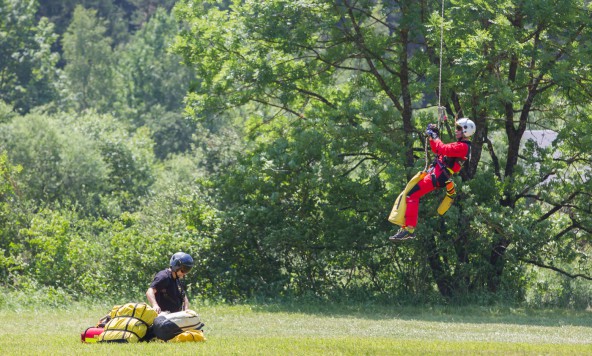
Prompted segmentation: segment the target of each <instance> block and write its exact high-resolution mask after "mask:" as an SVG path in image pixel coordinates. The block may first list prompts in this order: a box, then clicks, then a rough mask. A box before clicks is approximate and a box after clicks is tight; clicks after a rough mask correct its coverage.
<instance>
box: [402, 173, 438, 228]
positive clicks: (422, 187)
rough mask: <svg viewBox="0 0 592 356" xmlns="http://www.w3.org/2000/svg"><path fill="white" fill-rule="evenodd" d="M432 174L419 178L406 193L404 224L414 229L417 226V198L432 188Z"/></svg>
mask: <svg viewBox="0 0 592 356" xmlns="http://www.w3.org/2000/svg"><path fill="white" fill-rule="evenodd" d="M434 189H435V187H434V183H433V182H432V175H431V174H428V175H426V176H425V177H424V178H423V179H422V180H420V181H419V182H418V183H417V185H416V186H415V187H413V189H411V190H410V191H409V194H408V195H407V210H405V226H406V227H407V228H410V229H415V227H416V226H417V215H418V214H419V199H420V198H421V197H423V196H424V195H426V194H427V193H429V192H431V191H432V190H434Z"/></svg>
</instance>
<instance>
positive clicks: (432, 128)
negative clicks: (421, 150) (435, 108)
mask: <svg viewBox="0 0 592 356" xmlns="http://www.w3.org/2000/svg"><path fill="white" fill-rule="evenodd" d="M425 134H426V136H428V137H430V138H432V140H435V139H437V138H438V135H439V134H440V130H438V127H437V126H436V125H434V124H428V127H427V129H426V132H425Z"/></svg>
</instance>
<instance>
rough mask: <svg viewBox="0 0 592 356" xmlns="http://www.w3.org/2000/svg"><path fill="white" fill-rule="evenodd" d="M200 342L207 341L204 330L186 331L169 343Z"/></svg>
mask: <svg viewBox="0 0 592 356" xmlns="http://www.w3.org/2000/svg"><path fill="white" fill-rule="evenodd" d="M199 341H206V338H205V336H204V333H203V330H186V331H183V332H182V333H180V334H179V335H177V336H175V337H174V338H172V339H170V340H169V342H199Z"/></svg>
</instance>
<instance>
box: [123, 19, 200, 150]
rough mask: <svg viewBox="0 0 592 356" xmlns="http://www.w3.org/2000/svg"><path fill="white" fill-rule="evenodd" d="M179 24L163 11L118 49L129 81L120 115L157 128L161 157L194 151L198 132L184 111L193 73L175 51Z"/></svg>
mask: <svg viewBox="0 0 592 356" xmlns="http://www.w3.org/2000/svg"><path fill="white" fill-rule="evenodd" d="M178 28H179V25H178V24H177V23H176V21H175V19H174V17H173V16H172V15H170V14H167V13H166V11H165V10H164V9H159V10H157V11H156V12H155V14H154V16H153V17H152V18H151V19H150V20H149V21H148V22H146V23H145V24H144V26H143V27H142V28H141V29H140V30H138V32H136V33H135V34H134V35H133V36H132V38H131V39H130V42H129V43H127V44H126V45H125V46H122V47H120V48H119V49H117V50H116V57H117V58H118V60H117V68H118V69H117V70H118V75H119V76H120V77H121V81H122V82H123V83H125V85H124V86H123V87H122V88H121V92H120V93H119V95H118V98H119V101H120V102H121V103H120V104H118V105H117V107H119V108H121V110H120V112H119V115H120V116H122V117H125V118H126V119H129V120H130V121H131V122H132V123H133V125H134V126H136V127H141V126H147V127H149V128H150V129H151V131H152V135H153V138H154V141H155V143H156V146H155V153H156V155H157V157H158V158H161V159H162V158H165V157H166V156H167V155H169V154H174V153H180V152H186V151H188V150H190V148H191V145H192V144H193V139H192V135H193V134H194V133H195V130H196V128H195V122H193V121H191V120H187V119H186V118H185V116H184V115H183V114H182V113H181V112H182V109H183V98H184V96H185V93H186V92H187V89H188V88H189V83H190V79H191V77H192V73H191V71H190V70H189V68H188V67H186V66H183V65H182V64H181V63H180V62H181V58H180V56H178V55H176V54H172V53H170V50H169V49H170V46H171V44H172V42H173V41H174V37H175V34H176V33H177V31H178Z"/></svg>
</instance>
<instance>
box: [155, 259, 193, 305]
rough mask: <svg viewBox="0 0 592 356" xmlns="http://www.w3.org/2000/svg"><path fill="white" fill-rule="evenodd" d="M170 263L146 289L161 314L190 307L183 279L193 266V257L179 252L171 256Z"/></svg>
mask: <svg viewBox="0 0 592 356" xmlns="http://www.w3.org/2000/svg"><path fill="white" fill-rule="evenodd" d="M169 265H170V267H169V268H167V269H164V270H162V271H160V272H158V273H157V274H156V275H155V276H154V280H153V281H152V283H151V284H150V287H149V288H148V290H147V291H146V298H148V302H150V304H151V305H152V308H153V309H154V310H155V311H156V312H157V313H159V314H160V313H161V312H170V313H175V312H179V311H182V310H187V309H189V299H188V298H187V293H186V291H185V285H184V284H183V283H181V279H183V278H184V277H185V275H187V273H189V271H190V270H191V268H193V258H192V257H191V256H190V255H188V254H186V253H184V252H177V253H175V254H174V255H173V256H172V257H171V261H170V264H169Z"/></svg>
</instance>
